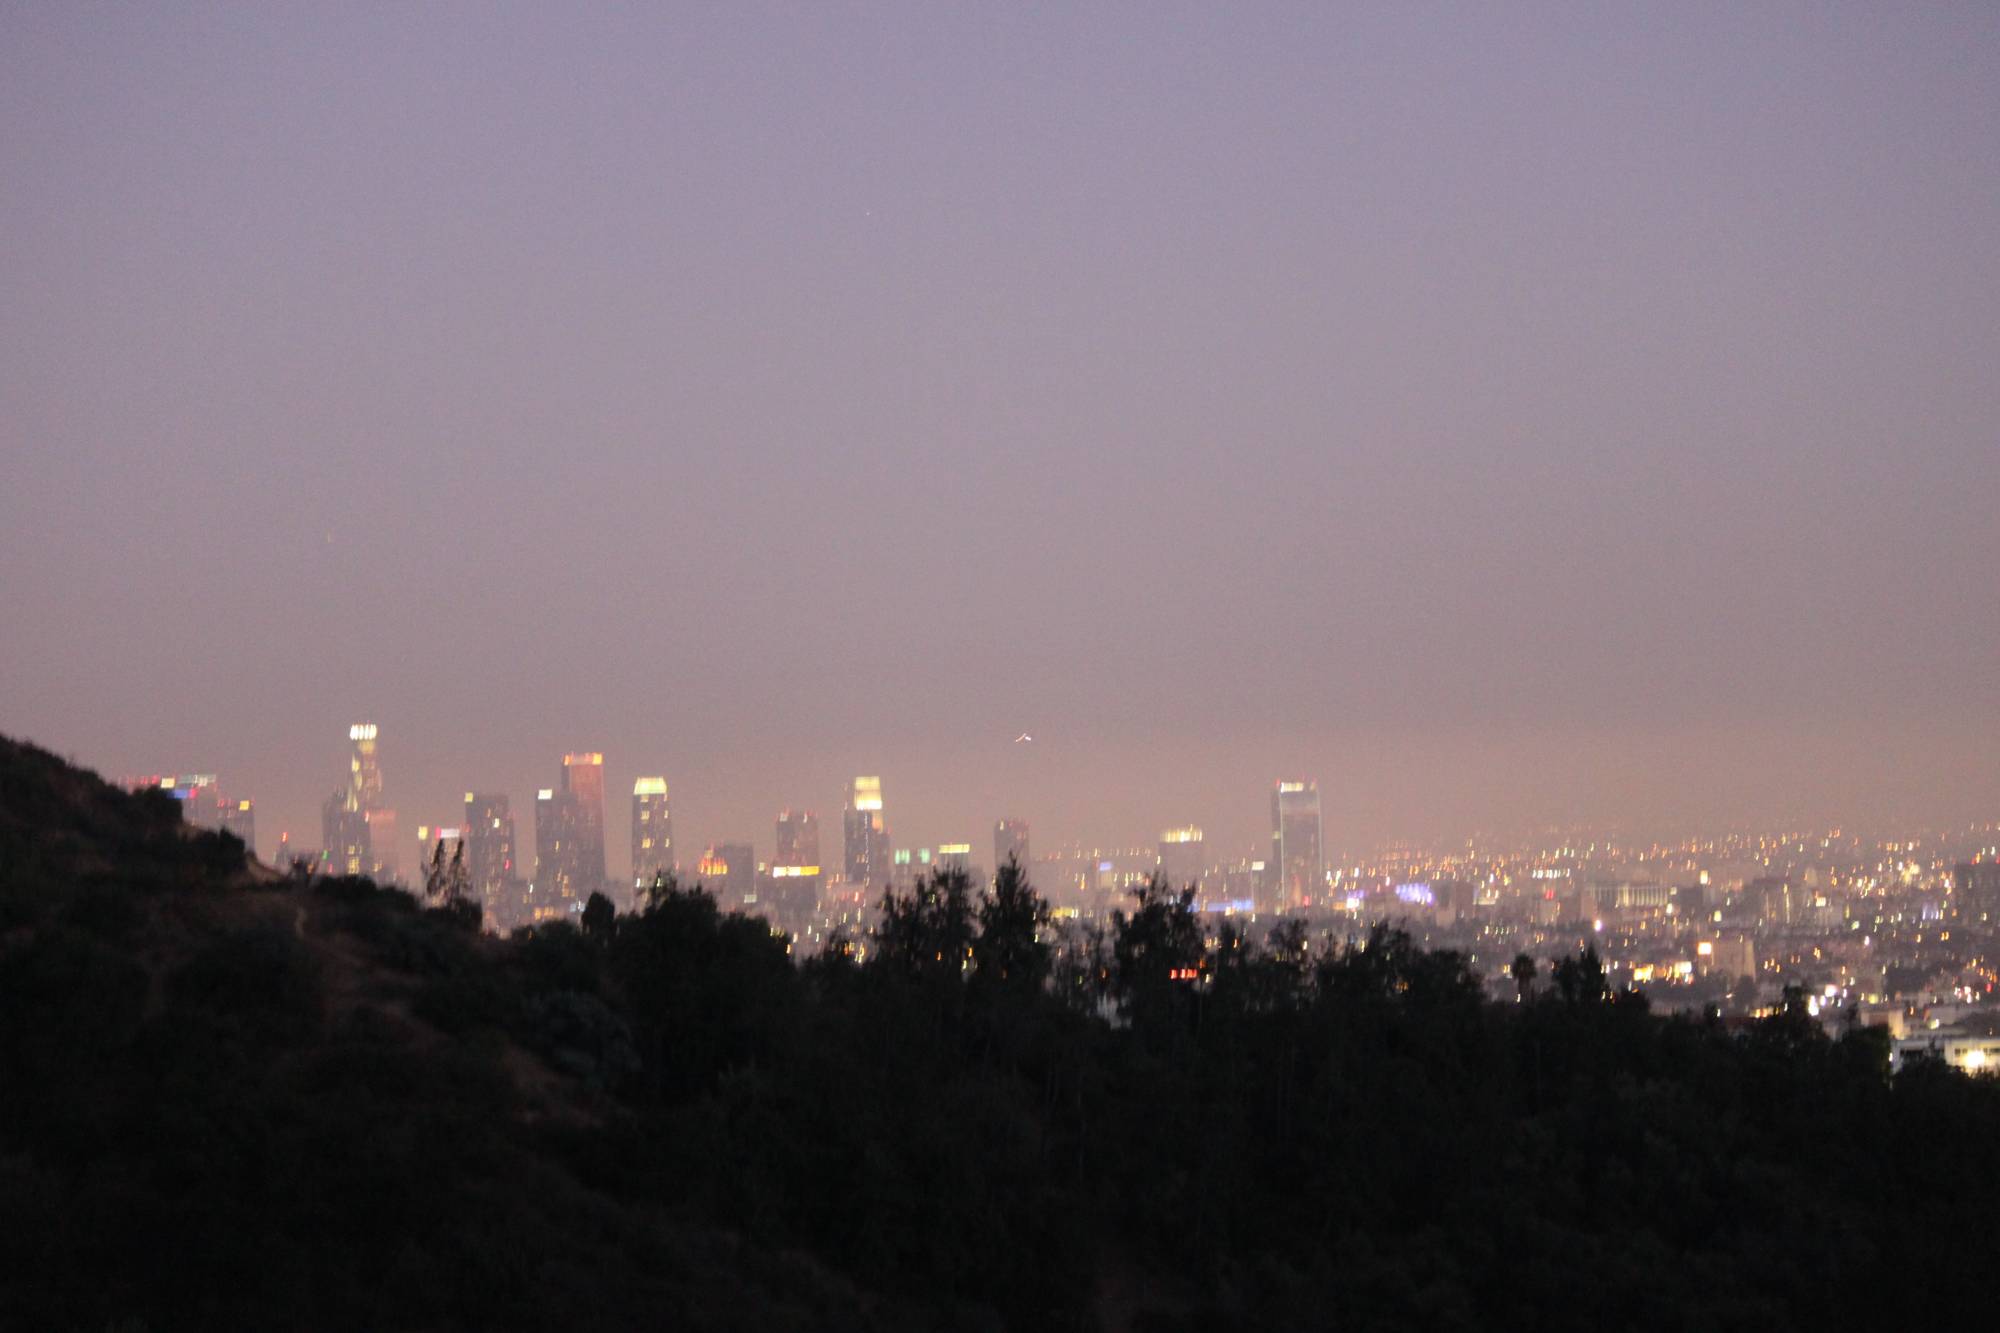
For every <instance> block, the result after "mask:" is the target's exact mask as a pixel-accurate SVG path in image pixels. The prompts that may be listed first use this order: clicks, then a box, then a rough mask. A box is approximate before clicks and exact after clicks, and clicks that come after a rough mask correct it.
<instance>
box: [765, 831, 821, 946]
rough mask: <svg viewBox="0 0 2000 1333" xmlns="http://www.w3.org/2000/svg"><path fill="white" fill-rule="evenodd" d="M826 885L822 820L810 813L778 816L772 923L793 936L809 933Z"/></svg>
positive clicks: (774, 858)
mask: <svg viewBox="0 0 2000 1333" xmlns="http://www.w3.org/2000/svg"><path fill="white" fill-rule="evenodd" d="M822 883H823V878H822V872H821V870H820V861H819V816H818V815H816V814H814V813H813V812H812V811H810V810H781V811H779V812H778V851H777V855H775V856H773V857H772V858H771V913H770V915H771V920H772V921H774V922H775V923H777V925H778V926H780V927H781V928H782V929H784V930H788V931H790V932H791V933H792V934H793V935H799V934H802V933H804V932H805V931H806V930H808V929H809V928H810V927H811V926H812V924H813V922H814V920H815V918H816V917H817V915H818V912H819V899H820V888H821V885H822Z"/></svg>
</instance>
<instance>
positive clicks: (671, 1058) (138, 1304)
mask: <svg viewBox="0 0 2000 1333" xmlns="http://www.w3.org/2000/svg"><path fill="white" fill-rule="evenodd" d="M885 906H886V910H885V914H884V920H885V925H884V928H883V930H882V931H881V932H880V934H879V935H878V937H877V938H876V939H874V940H873V941H867V942H857V943H858V944H862V945H864V946H865V947H864V948H862V949H857V950H854V951H851V952H843V951H838V950H836V951H830V952H829V953H828V954H827V955H825V956H823V957H821V958H819V959H816V960H814V961H812V962H809V963H807V964H805V965H804V966H795V965H794V963H793V960H792V959H791V958H789V957H788V956H787V952H786V945H785V942H784V941H783V940H782V939H779V938H776V937H773V936H772V935H771V934H770V933H769V932H768V931H767V930H766V929H765V927H764V926H763V925H762V924H761V923H759V922H756V921H752V920H746V919H744V918H740V917H733V916H727V915H724V914H722V913H720V912H718V911H717V910H716V907H715V904H714V902H713V901H712V900H711V899H710V898H709V897H708V896H706V895H705V894H702V893H700V892H698V891H682V890H680V889H678V888H676V887H674V886H672V885H670V884H666V885H661V886H660V887H659V888H658V890H657V891H656V892H655V893H654V894H653V896H652V900H651V903H650V905H649V906H648V907H647V909H646V910H645V911H644V912H642V913H638V914H632V915H626V916H615V915H611V914H608V913H607V912H606V911H604V910H602V909H599V910H595V911H593V912H592V913H591V914H589V916H588V918H587V920H588V928H587V929H572V928H569V927H567V926H558V927H552V928H542V929H538V930H535V931H532V932H527V933H524V934H522V935H519V936H517V937H516V938H514V939H512V940H509V941H496V940H491V939H481V938H480V937H478V936H477V935H476V934H474V933H473V932H472V931H471V930H469V929H468V925H467V922H466V921H465V920H464V919H463V917H462V916H457V915H454V914H452V913H449V912H444V911H437V910H433V911H424V910H420V909H419V908H418V907H417V905H416V904H415V903H414V902H413V901H412V900H411V899H410V898H409V897H407V896H406V895H402V894H398V893H391V892H386V891H382V890H379V889H376V888H375V887H374V886H373V885H370V884H368V883H366V882H365V881H348V880H340V881H321V882H318V883H315V884H312V885H296V884H292V885H287V884H265V883H261V882H260V880H259V877H258V876H257V875H256V874H255V873H254V871H253V868H252V867H248V866H247V865H246V864H245V862H244V860H243V856H242V849H241V847H240V845H237V846H232V845H231V843H230V841H229V840H225V839H221V838H218V837H216V836H215V835H207V834H190V833H189V832H188V831H186V830H183V829H180V828H179V827H178V825H177V824H175V823H174V818H173V814H172V812H171V811H170V810H164V809H161V808H159V807H156V806H154V805H151V804H149V803H146V802H143V801H140V800H137V799H135V798H128V797H125V796H122V795H121V794H119V793H116V792H113V791H111V790H110V789H108V788H104V787H102V784H98V783H96V782H95V780H94V779H91V778H89V777H88V775H83V774H79V773H77V772H76V771H75V770H73V769H70V768H67V767H66V766H63V765H61V764H60V763H58V762H56V761H55V760H53V759H52V758H50V757H49V756H47V755H44V754H41V753H40V752H38V751H34V750H32V749H29V748H27V747H22V746H16V745H12V744H11V743H5V742H0V1328H6V1329H13V1328H21V1329H59V1330H60V1329H83V1330H92V1331H93V1333H94V1331H96V1330H105V1329H128V1330H129V1329H148V1330H155V1331H164V1330H178V1329H210V1328H253V1327H257V1328H303V1329H321V1328H323V1329H341V1330H348V1329H359V1328H368V1329H398V1328H407V1329H459V1328H464V1329H473V1328H523V1329H526V1328H584V1329H592V1328H606V1329H610V1328H653V1327H665V1328H681V1327H691V1328H744V1329H767V1328H768V1329H785V1328H796V1329H811V1328H824V1329H837V1328H911V1329H915V1328H966V1329H998V1328H1013V1329H1024V1330H1025V1329H1063V1328H1070V1329H1093V1328H1132V1329H1189V1330H1194V1329H1203V1330H1213V1329H1264V1328H1364V1329H1365V1328H1390V1327H1394V1328H1417V1329H1433V1328H1435V1329H1453V1328H1468V1329H1469V1328H1473V1327H1484V1328H1493V1327H1520V1328H1535V1329H1548V1330H1563V1329H1590V1330H1598V1329H1607V1328H1624V1327H1639V1328H1676V1329H1678V1328H1685V1329H1690V1330H1693V1329H1760V1330H1769V1329H1794V1328H1796V1329H1807V1328H1825V1327H1847V1326H1850V1325H1853V1324H1855V1323H1857V1322H1859V1323H1863V1324H1868V1323H1873V1324H1876V1325H1877V1326H1886V1327H1904V1326H1910V1325H1911V1324H1912V1323H1918V1322H1938V1321H1941V1320H1942V1319H1943V1318H1944V1317H1946V1316H1948V1315H1951V1314H1955V1313H1959V1312H1963V1311H1972V1310H1977V1309H1979V1308H1980V1306H1981V1303H1982V1299H1983V1292H1984V1290H1985V1288H1986V1286H1987V1284H1988V1283H1989V1282H1990V1278H1991V1273H1992V1271H1993V1260H1994V1258H1995V1253H1996V1249H1997V1248H2000V1246H1996V1243H1995V1241H1994V1238H1993V1228H1992V1224H1991V1222H1990V1220H1989V1217H1988V1214H1989V1212H1990V1208H1991V1203H1990V1200H1991V1197H1992V1192H1993V1187H1994V1185H1995V1183H1996V1181H2000V1088H1996V1086H1995V1085H1994V1084H1992V1083H1991V1082H1974V1081H1970V1080H1967V1079H1964V1078H1962V1077H1959V1076H1957V1075H1954V1074H1951V1073H1949V1072H1946V1071H1942V1070H1938V1069H1934V1068H1921V1069H1917V1070H1914V1071H1912V1072H1911V1073H1909V1074H1906V1075H1904V1076H1903V1077H1901V1078H1900V1079H1898V1080H1896V1081H1895V1082H1894V1083H1893V1084H1892V1083H1891V1082H1890V1080H1889V1078H1888V1076H1887V1074H1886V1062H1885V1058H1884V1057H1885V1050H1884V1047H1883V1045H1882V1043H1881V1042H1880V1040H1879V1039H1877V1038H1875V1037H1874V1036H1872V1035H1866V1034H1864V1035H1859V1036H1856V1037H1852V1038H1849V1039H1846V1040H1842V1041H1838V1042H1831V1041H1828V1040H1827V1039H1826V1038H1825V1037H1823V1036H1822V1035H1820V1033H1819V1031H1818V1029H1817V1028H1816V1027H1815V1026H1813V1025H1812V1024H1810V1023H1807V1022H1804V1021H1801V1020H1800V1019H1799V1018H1798V1016H1796V1015H1794V1016H1790V1017H1780V1018H1778V1019H1774V1020H1770V1021H1769V1022H1767V1023H1766V1024H1764V1025H1763V1027H1761V1028H1760V1029H1759V1030H1758V1031H1756V1032H1754V1033H1753V1034H1751V1035H1749V1036H1748V1037H1741V1036H1731V1035H1727V1034H1725V1033H1723V1032H1722V1031H1721V1030H1719V1029H1716V1028H1711V1027H1708V1026H1704V1025H1702V1024H1700V1023H1693V1022H1686V1021H1673V1020H1663V1019H1660V1018H1657V1017H1654V1016H1652V1015H1649V1014H1647V1013H1646V1012H1645V1010H1644V1007H1643V1005H1640V1004H1636V1003H1634V1002H1632V1001H1631V1000H1630V999H1629V998H1627V997H1612V996H1609V995H1607V994H1606V993H1605V991H1604V988H1603V985H1602V976H1601V972H1594V971H1593V969H1592V967H1591V964H1592V963H1593V962H1594V960H1591V959H1588V958H1585V959H1580V960H1565V967H1564V968H1563V969H1561V970H1559V973H1558V976H1557V978H1556V981H1557V984H1556V985H1554V986H1551V987H1549V988H1547V989H1546V990H1545V991H1538V992H1537V993H1536V996H1535V998H1532V999H1530V1000H1529V1001H1527V1002H1525V1003H1522V1004H1519V1005H1512V1004H1510V1005H1505V1006H1494V1005H1491V1004H1488V1003H1487V1002H1485V1001H1484V1000H1483V999H1482V998H1481V992H1480V989H1479V987H1478V986H1477V985H1476V984H1475V982H1474V980H1473V979H1472V978H1471V977H1469V976H1468V975H1467V974H1466V972H1465V969H1464V968H1463V966H1462V965H1461V963H1460V961H1459V960H1458V959H1457V958H1455V957H1452V956H1450V955H1445V954H1435V953H1426V952H1423V951H1421V950H1418V949H1415V948H1413V947H1412V946H1411V944H1410V942H1409V941H1408V939H1407V938H1405V937H1403V936H1400V935H1398V934H1396V933H1394V932H1391V931H1381V932H1377V933H1376V934H1375V935H1374V936H1372V937H1371V938H1370V939H1368V940H1367V941H1364V942H1362V943H1361V944H1360V945H1359V946H1356V947H1340V948H1327V947H1324V946H1321V947H1314V946H1313V944H1312V942H1311V941H1309V940H1307V939H1306V938H1305V937H1304V936H1303V934H1302V933H1300V932H1297V931H1287V932H1281V933H1280V934H1278V935H1277V936H1275V937H1274V938H1273V939H1272V940H1270V941H1269V942H1268V943H1267V944H1264V945H1262V946H1258V945H1254V944H1253V943H1252V942H1251V941H1248V940H1244V939H1241V938H1238V937H1236V936H1234V935H1232V934H1227V933H1226V934H1225V936H1224V938H1223V939H1222V940H1221V941H1220V942H1219V943H1218V944H1217V945H1216V946H1215V947H1213V948H1211V947H1208V945H1207V944H1206V943H1205V942H1204V940H1203V939H1202V935H1201V932H1200V931H1199V930H1197V929H1195V928H1194V922H1193V920H1192V918H1191V915H1190V913H1189V911H1188V904H1187V901H1186V900H1185V898H1184V897H1182V896H1180V895H1176V894H1174V893H1172V892H1171V891H1170V890H1168V889H1167V888H1166V887H1165V886H1163V885H1156V886H1153V887H1152V888H1150V889H1149V890H1147V892H1146V893H1144V894H1142V895H1140V897H1139V899H1138V901H1136V902H1135V903H1134V904H1133V907H1132V910H1131V911H1130V912H1129V913H1127V914H1125V915H1124V916H1122V917H1121V918H1120V919H1119V920H1118V921H1117V922H1116V923H1115V926H1114V929H1113V930H1111V931H1110V932H1109V933H1108V934H1107V935H1106V937H1105V938H1103V939H1101V940H1096V941H1090V940H1082V941H1077V942H1076V943H1075V947H1074V948H1072V949H1070V950H1068V951H1067V952H1066V953H1064V954H1063V955H1062V956H1056V955H1054V954H1053V953H1052V952H1051V951H1050V949H1049V947H1048V940H1049V938H1050V935H1049V926H1048V919H1047V913H1046V909H1045V908H1044V907H1043V906H1042V905H1041V904H1040V902H1039V900H1038V899H1036V898H1035V897H1034V895H1033V894H1032V892H1031V891H1030V890H1028V889H1027V887H1026V886H1025V885H1024V884H1022V883H1020V882H1019V881H1018V880H1016V879H1013V878H1011V877H1008V878H1005V879H1003V883H1002V884H1001V885H1000V886H999V887H998V888H997V889H996V890H995V891H992V892H989V893H986V894H973V893H971V892H970V891H969V889H968V887H967V886H966V885H965V884H964V883H963V881H962V880H954V879H952V878H950V877H949V876H945V877H940V878H937V879H934V880H933V881H931V882H930V883H929V884H927V885H925V886H924V887H923V888H922V889H921V890H920V891H919V892H918V893H916V894H914V895H911V896H909V897H906V898H899V899H894V900H892V901H891V902H889V903H888V904H886V905H885ZM855 953H862V954H863V955H864V956H863V958H862V960H861V961H856V959H855ZM1190 971H1192V972H1193V973H1194V974H1195V978H1196V979H1194V980H1186V979H1184V978H1185V975H1186V974H1187V973H1188V972H1190ZM1530 981H1531V978H1526V977H1524V979H1523V988H1524V989H1527V988H1528V985H1529V982H1530ZM1106 1009H1109V1010H1113V1011H1115V1012H1116V1013H1117V1014H1118V1015H1119V1018H1118V1020H1117V1021H1113V1022H1107V1021H1106V1020H1105V1019H1104V1018H1103V1017H1101V1016H1100V1013H1101V1011H1103V1010H1106Z"/></svg>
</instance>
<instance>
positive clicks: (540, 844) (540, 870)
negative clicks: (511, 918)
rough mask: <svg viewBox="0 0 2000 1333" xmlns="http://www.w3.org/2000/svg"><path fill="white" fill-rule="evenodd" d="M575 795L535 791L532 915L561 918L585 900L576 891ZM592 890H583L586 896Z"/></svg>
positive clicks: (547, 788)
mask: <svg viewBox="0 0 2000 1333" xmlns="http://www.w3.org/2000/svg"><path fill="white" fill-rule="evenodd" d="M577 823H578V820H577V815H576V797H574V796H572V795H571V794H570V793H569V792H568V791H557V790H556V789H555V788H553V787H543V788H542V789H541V790H540V791H538V792H536V793H535V884H534V899H533V902H532V904H531V905H530V908H529V916H530V918H531V919H533V920H536V921H545V920H548V919H550V918H552V917H560V916H561V915H562V914H563V913H565V912H567V911H569V910H570V908H571V907H572V905H574V904H577V903H579V902H581V901H583V899H582V898H580V897H579V896H578V893H577V880H578V876H577V864H578V858H577V854H576V843H577V832H576V830H577ZM588 893H589V890H588V889H586V890H584V894H585V895H586V896H587V895H588Z"/></svg>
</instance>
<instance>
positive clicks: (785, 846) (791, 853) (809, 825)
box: [771, 810, 819, 866]
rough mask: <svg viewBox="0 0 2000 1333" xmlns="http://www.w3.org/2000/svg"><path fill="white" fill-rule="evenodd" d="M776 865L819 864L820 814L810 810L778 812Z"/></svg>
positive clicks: (774, 861) (772, 862) (774, 859)
mask: <svg viewBox="0 0 2000 1333" xmlns="http://www.w3.org/2000/svg"><path fill="white" fill-rule="evenodd" d="M771 864H772V865H776V866H816V865H818V864H819V816H818V815H816V814H814V813H813V812H812V811H810V810H780V811H779V812H778V854H777V855H776V856H775V857H773V858H772V859H771Z"/></svg>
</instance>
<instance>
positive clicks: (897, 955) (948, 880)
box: [869, 866, 974, 982]
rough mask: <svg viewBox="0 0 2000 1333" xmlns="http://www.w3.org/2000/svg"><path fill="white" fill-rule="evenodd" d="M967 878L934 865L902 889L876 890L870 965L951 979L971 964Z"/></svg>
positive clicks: (971, 912) (969, 882)
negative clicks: (876, 915) (877, 912)
mask: <svg viewBox="0 0 2000 1333" xmlns="http://www.w3.org/2000/svg"><path fill="white" fill-rule="evenodd" d="M973 921H974V917H973V906H972V882H971V880H970V878H968V877H967V875H966V873H965V871H963V870H961V869H958V868H957V867H952V868H950V869H946V868H945V867H942V866H939V867H937V868H935V869H933V870H932V871H931V872H930V874H928V875H926V876H924V877H923V878H921V879H919V880H918V881H917V882H916V883H915V884H914V885H913V886H911V888H910V891H909V892H908V893H897V892H896V891H895V889H893V888H891V889H888V890H885V891H884V892H883V894H882V906H881V919H880V920H879V921H878V922H877V923H876V926H875V951H874V954H873V955H872V956H871V957H870V959H869V962H870V964H871V965H873V966H875V967H878V968H880V969H882V970H885V971H888V972H893V973H897V974H899V975H902V976H908V977H925V978H929V979H932V980H944V981H950V982H956V981H958V980H960V979H961V978H962V977H963V976H964V975H965V971H966V969H967V968H968V967H970V966H971V963H972V942H973Z"/></svg>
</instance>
